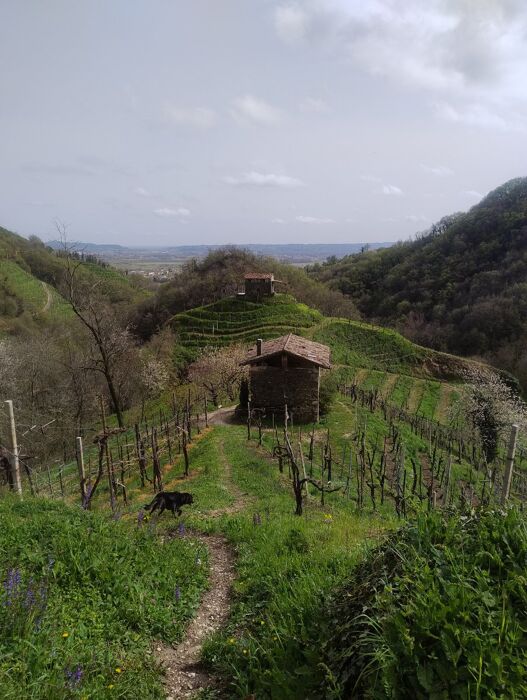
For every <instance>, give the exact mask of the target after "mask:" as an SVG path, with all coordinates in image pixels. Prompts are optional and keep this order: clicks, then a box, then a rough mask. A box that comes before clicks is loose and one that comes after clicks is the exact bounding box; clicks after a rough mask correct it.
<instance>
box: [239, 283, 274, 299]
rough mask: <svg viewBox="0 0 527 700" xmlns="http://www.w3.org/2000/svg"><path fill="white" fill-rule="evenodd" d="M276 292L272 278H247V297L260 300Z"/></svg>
mask: <svg viewBox="0 0 527 700" xmlns="http://www.w3.org/2000/svg"><path fill="white" fill-rule="evenodd" d="M273 294H274V287H273V282H272V280H270V279H254V280H251V279H249V280H245V296H246V297H247V299H254V300H255V301H258V300H259V299H261V298H262V297H269V296H272V295H273Z"/></svg>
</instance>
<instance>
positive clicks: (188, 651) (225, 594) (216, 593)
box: [156, 409, 247, 700]
mask: <svg viewBox="0 0 527 700" xmlns="http://www.w3.org/2000/svg"><path fill="white" fill-rule="evenodd" d="M231 413H232V409H220V410H219V411H216V412H215V414H213V416H212V418H213V422H220V423H221V422H223V421H224V420H226V419H227V417H228V416H229V415H230V414H231ZM218 460H219V463H220V466H221V481H222V483H223V485H224V487H225V489H226V490H227V491H228V493H229V494H230V495H231V496H232V498H233V503H232V504H231V505H229V506H225V507H223V508H220V509H217V510H212V511H209V512H208V517H219V516H221V515H233V514H235V513H238V512H239V511H241V510H243V509H244V508H245V506H246V505H247V499H246V494H244V493H243V492H242V490H241V489H240V488H239V487H238V486H237V485H236V484H235V483H234V481H233V478H232V466H231V463H230V461H229V460H228V459H227V456H226V454H225V443H224V441H223V440H221V441H219V443H218ZM173 534H174V535H175V536H177V531H176V532H175V533H173ZM190 534H191V535H192V537H194V538H196V539H198V540H199V541H200V542H201V543H202V544H203V545H204V546H205V547H206V548H207V550H208V553H209V567H210V579H209V589H208V591H207V592H206V593H205V595H204V596H203V599H202V601H201V603H200V606H199V609H198V612H197V615H196V617H195V618H194V619H193V620H192V622H191V624H190V626H189V628H188V630H187V632H186V634H185V637H184V639H183V640H182V641H181V643H180V644H178V645H177V646H175V647H172V646H168V645H163V644H161V645H158V646H157V648H156V651H157V658H158V660H159V662H160V663H161V664H162V666H163V667H164V669H165V692H166V696H167V700H177V699H178V698H182V699H183V698H191V697H193V696H194V695H196V693H198V692H199V691H204V690H207V689H210V688H213V687H214V686H215V685H217V681H216V679H215V678H214V677H213V676H212V675H211V674H210V673H208V672H207V671H206V670H205V669H204V667H203V664H202V663H201V650H202V647H203V643H204V642H205V640H206V639H208V638H209V637H211V636H212V635H213V634H214V633H215V632H217V631H218V630H220V629H221V627H223V625H224V624H225V622H226V621H227V618H228V617H229V613H230V598H231V590H232V585H233V582H234V578H235V557H234V552H233V549H232V547H231V546H230V545H229V543H228V541H227V540H226V538H225V537H223V536H222V535H218V534H208V535H205V534H202V533H197V532H196V531H193V530H191V533H190Z"/></svg>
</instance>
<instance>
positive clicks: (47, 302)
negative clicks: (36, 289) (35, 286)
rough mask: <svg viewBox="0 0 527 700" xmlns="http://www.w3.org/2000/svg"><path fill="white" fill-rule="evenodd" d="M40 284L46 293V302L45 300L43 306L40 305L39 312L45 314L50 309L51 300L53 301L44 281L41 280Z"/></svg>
mask: <svg viewBox="0 0 527 700" xmlns="http://www.w3.org/2000/svg"><path fill="white" fill-rule="evenodd" d="M40 284H41V285H42V286H43V288H44V293H45V294H46V302H45V304H44V306H43V307H42V309H41V311H40V313H42V314H46V313H47V312H48V311H49V309H50V306H51V302H52V301H53V297H52V296H51V292H50V291H49V287H48V285H47V284H46V283H45V282H41V283H40Z"/></svg>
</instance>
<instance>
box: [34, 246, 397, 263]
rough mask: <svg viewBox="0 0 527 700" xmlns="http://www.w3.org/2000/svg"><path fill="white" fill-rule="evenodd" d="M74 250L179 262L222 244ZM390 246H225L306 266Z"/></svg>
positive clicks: (109, 257) (110, 257)
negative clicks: (365, 250) (365, 249)
mask: <svg viewBox="0 0 527 700" xmlns="http://www.w3.org/2000/svg"><path fill="white" fill-rule="evenodd" d="M47 245H48V246H50V247H51V248H54V249H57V250H58V249H60V247H61V245H62V244H61V242H60V241H48V243H47ZM74 245H75V248H76V249H77V250H79V251H80V250H82V251H84V252H86V253H93V254H95V255H98V256H99V257H101V258H103V259H104V260H109V261H110V262H111V261H113V260H115V261H117V260H126V261H127V262H131V261H137V262H140V261H150V262H163V263H170V262H181V261H183V260H188V259H190V258H198V259H200V258H205V257H206V256H207V255H208V254H209V253H210V252H211V251H216V250H219V249H221V248H224V247H225V245H224V244H222V245H178V246H122V245H117V244H110V243H106V244H103V243H75V244H74ZM391 245H393V243H388V242H377V243H368V244H366V243H283V244H280V243H240V244H237V245H233V246H229V247H232V248H239V249H241V250H247V251H249V252H251V253H253V254H254V255H264V256H272V257H274V258H276V259H277V260H280V261H283V262H289V263H295V264H307V263H312V262H316V261H323V260H326V259H327V258H339V257H342V256H344V255H351V254H352V253H359V252H360V251H361V250H362V249H364V248H369V249H372V250H374V249H377V248H386V247H388V246H391Z"/></svg>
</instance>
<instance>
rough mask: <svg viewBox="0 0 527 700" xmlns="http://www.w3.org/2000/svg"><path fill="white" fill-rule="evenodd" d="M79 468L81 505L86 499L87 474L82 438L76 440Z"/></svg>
mask: <svg viewBox="0 0 527 700" xmlns="http://www.w3.org/2000/svg"><path fill="white" fill-rule="evenodd" d="M75 443H76V457H77V467H78V469H79V487H80V492H81V503H84V501H85V499H86V473H85V471H84V453H83V451H82V438H81V437H77V438H75Z"/></svg>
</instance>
